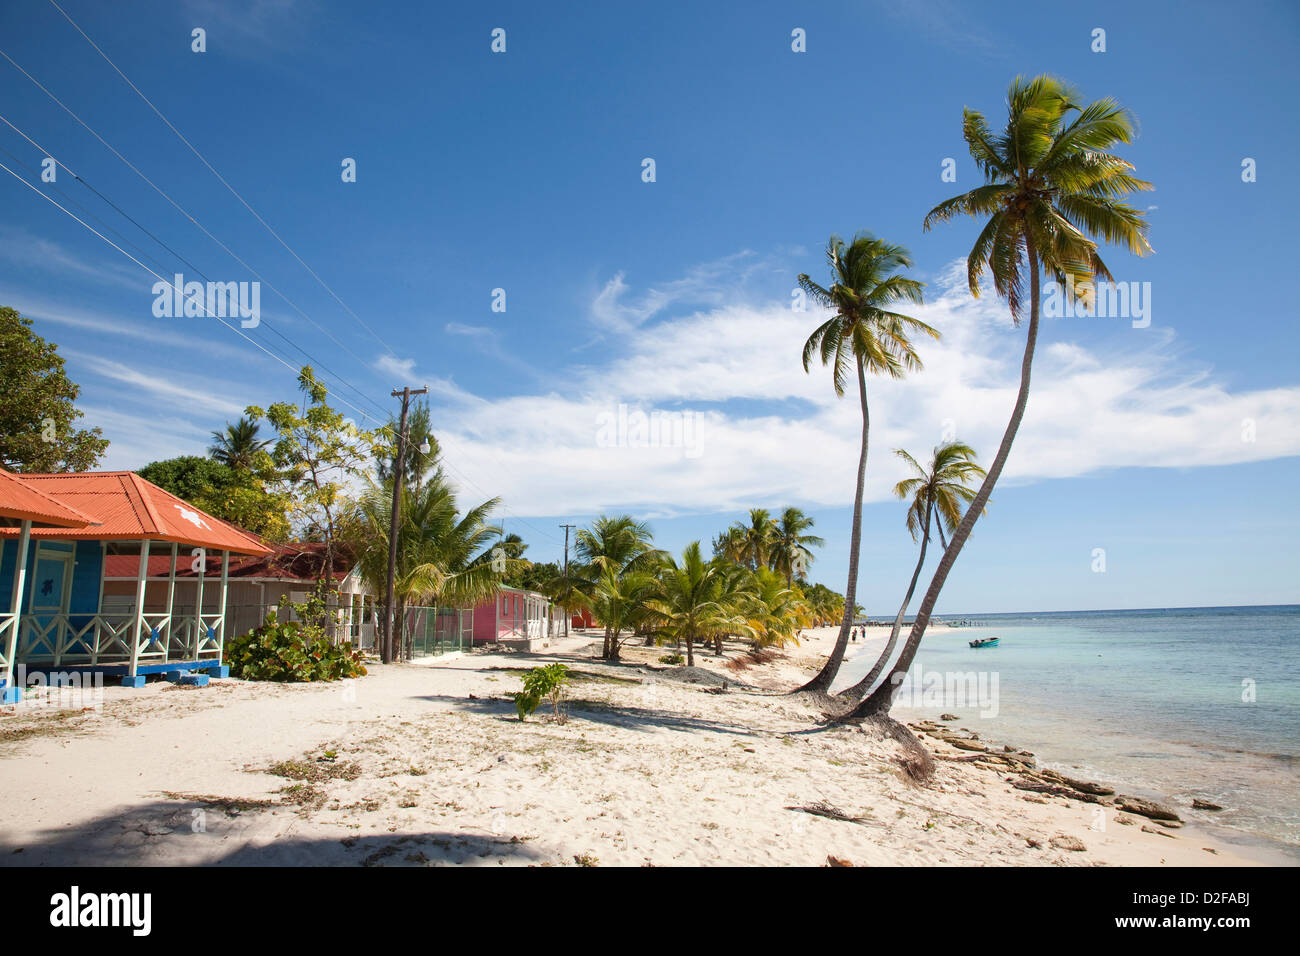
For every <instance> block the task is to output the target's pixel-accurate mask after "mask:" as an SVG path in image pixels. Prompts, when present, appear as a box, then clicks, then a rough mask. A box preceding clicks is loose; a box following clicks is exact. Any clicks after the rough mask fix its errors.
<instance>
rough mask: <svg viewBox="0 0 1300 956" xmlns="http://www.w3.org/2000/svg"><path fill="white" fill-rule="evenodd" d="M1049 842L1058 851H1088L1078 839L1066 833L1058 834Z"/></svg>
mask: <svg viewBox="0 0 1300 956" xmlns="http://www.w3.org/2000/svg"><path fill="white" fill-rule="evenodd" d="M1047 842H1048V843H1050V844H1051V845H1052V846H1053V847H1055V848H1056V849H1058V850H1070V851H1072V852H1074V853H1082V852H1083V851H1084V850H1086V849H1088V848H1087V847H1086V846H1084V845H1083V841H1082V840H1080V839H1079V838H1078V837H1075V836H1069V835H1068V834H1065V833H1058V834H1057V835H1056V836H1054V837H1052V838H1051V839H1050V840H1048V841H1047Z"/></svg>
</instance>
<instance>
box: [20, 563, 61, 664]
mask: <svg viewBox="0 0 1300 956" xmlns="http://www.w3.org/2000/svg"><path fill="white" fill-rule="evenodd" d="M72 567H73V554H72V552H71V551H47V550H45V549H44V548H42V547H37V549H36V559H35V561H34V562H33V564H32V587H31V593H30V594H29V595H28V600H27V613H28V614H30V615H31V619H30V620H29V621H28V624H27V640H28V645H27V647H28V650H27V655H26V656H27V657H29V658H34V657H50V658H53V657H54V649H55V648H56V647H57V646H59V644H61V643H62V641H63V632H64V630H65V629H66V628H67V626H68V600H69V598H70V597H71V595H72Z"/></svg>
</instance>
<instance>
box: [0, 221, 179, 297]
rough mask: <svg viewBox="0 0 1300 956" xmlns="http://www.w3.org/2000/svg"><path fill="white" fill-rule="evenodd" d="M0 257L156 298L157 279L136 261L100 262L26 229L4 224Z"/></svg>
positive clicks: (26, 265)
mask: <svg viewBox="0 0 1300 956" xmlns="http://www.w3.org/2000/svg"><path fill="white" fill-rule="evenodd" d="M108 251H109V252H111V250H108ZM112 254H113V255H117V253H112ZM0 260H3V261H5V262H9V263H12V264H14V265H17V266H21V267H23V268H24V269H36V270H39V271H41V272H44V273H47V274H49V275H57V276H61V277H63V278H74V279H83V280H87V281H90V282H95V283H98V284H101V285H113V286H117V287H118V288H123V289H131V290H132V291H135V292H138V293H139V295H140V301H141V302H146V303H147V302H151V301H152V299H153V296H152V295H151V294H150V293H149V289H150V288H151V287H152V285H153V283H154V282H155V281H156V280H155V279H154V277H153V276H151V275H149V273H147V272H145V271H144V270H143V269H141V268H140V267H139V266H137V265H135V264H134V263H131V264H129V267H128V265H126V264H121V263H118V262H113V263H112V264H109V265H98V264H96V263H94V262H92V261H91V260H88V259H86V258H85V257H83V256H78V255H76V254H74V253H71V252H69V251H68V250H67V249H66V248H64V247H63V246H62V245H60V244H59V243H57V242H54V241H52V240H50V239H42V238H41V237H40V236H36V235H33V234H32V233H30V232H28V231H27V230H26V229H15V228H13V227H4V228H0Z"/></svg>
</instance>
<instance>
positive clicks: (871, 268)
mask: <svg viewBox="0 0 1300 956" xmlns="http://www.w3.org/2000/svg"><path fill="white" fill-rule="evenodd" d="M826 260H827V262H828V263H829V264H830V268H831V280H832V281H831V287H830V288H829V289H827V288H823V287H822V286H820V285H818V284H817V283H816V282H813V280H812V279H810V278H809V277H808V276H807V275H806V274H804V275H800V276H799V285H800V286H801V287H802V288H803V289H804V291H805V292H807V293H808V296H809V298H811V299H812V300H813V301H814V302H817V303H818V304H819V305H822V306H825V307H826V308H829V309H833V310H834V315H832V316H831V317H830V318H829V319H827V320H826V322H824V323H823V324H822V325H820V326H819V327H818V328H817V329H816V330H815V331H814V332H813V334H812V335H810V336H809V337H808V341H807V342H805V343H804V347H803V367H804V371H805V372H806V371H809V366H810V365H811V364H812V360H813V358H814V357H816V356H819V357H820V358H821V361H822V364H823V365H829V366H831V371H832V373H833V376H834V383H835V394H836V395H839V396H841V397H842V396H843V395H844V390H845V387H846V386H847V384H848V381H849V377H850V376H851V375H855V376H856V378H857V382H858V402H859V404H860V405H861V407H862V443H861V446H860V449H859V452H858V480H857V484H856V486H855V487H854V491H853V529H852V532H851V534H850V537H849V583H848V587H847V588H846V589H845V592H844V616H843V619H842V620H841V622H840V633H839V637H838V638H836V641H835V647H834V648H833V649H832V650H831V655H830V658H829V659H828V660H827V661H826V664H825V665H824V666H823V667H822V669H821V671H820V672H819V673H818V674H817V676H816V677H814V678H813V679H812V680H811V681H809V682H808V683H807V684H805V685H804V686H803V687H800V688H799V690H800V691H813V692H818V693H826V692H827V691H829V690H830V687H831V683H832V682H833V681H834V680H835V675H836V674H838V673H839V670H840V663H841V661H843V660H844V651H845V649H846V648H847V647H848V646H849V629H850V628H851V627H852V625H853V608H854V607H855V606H856V601H855V598H856V595H857V587H858V552H859V550H860V549H861V544H862V491H863V488H864V486H865V484H866V480H867V444H868V438H869V436H870V431H871V416H870V413H869V411H868V407H867V373H868V372H870V373H872V374H873V375H882V374H883V375H889V376H890V377H892V378H901V377H902V376H903V375H904V374H905V373H906V372H907V371H910V370H915V369H919V368H920V367H921V360H920V358H919V357H918V356H917V354H916V350H915V348H913V346H912V342H911V339H910V338H909V336H910V335H912V334H913V333H917V332H920V333H923V334H925V335H929V336H931V337H933V338H936V339H937V338H938V337H939V333H938V332H937V331H935V330H934V329H932V328H931V327H930V326H928V325H926V324H925V323H924V322H922V321H921V320H919V319H914V318H912V317H911V316H908V315H903V314H901V313H899V312H895V311H893V306H895V305H896V304H898V303H900V302H915V303H920V302H921V301H922V296H921V283H920V282H917V281H916V280H915V279H909V278H907V277H906V276H904V275H903V274H902V273H900V272H899V271H897V270H899V269H904V268H909V267H910V266H911V265H912V258H911V256H910V255H909V254H908V252H907V250H906V249H905V248H903V247H902V246H899V245H895V244H893V243H890V242H886V241H885V240H884V239H877V238H875V237H874V236H871V235H870V234H868V233H859V234H858V235H856V236H854V237H853V242H852V243H849V244H846V243H845V242H844V240H843V239H841V238H840V237H839V236H832V237H831V240H830V244H829V245H828V246H827V249H826Z"/></svg>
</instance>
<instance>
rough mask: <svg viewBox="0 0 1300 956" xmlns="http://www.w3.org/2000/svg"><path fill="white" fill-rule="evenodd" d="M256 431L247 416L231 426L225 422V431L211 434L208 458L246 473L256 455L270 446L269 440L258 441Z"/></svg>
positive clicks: (255, 422)
mask: <svg viewBox="0 0 1300 956" xmlns="http://www.w3.org/2000/svg"><path fill="white" fill-rule="evenodd" d="M257 431H258V424H257V421H256V420H255V419H252V418H249V417H248V416H247V415H245V416H242V417H241V418H240V419H239V421H237V422H235V423H234V424H233V425H232V424H230V423H229V422H227V423H226V429H225V431H220V432H213V433H212V445H211V446H209V448H208V456H209V457H210V458H212V459H214V460H215V461H219V462H221V463H222V464H223V465H227V466H229V467H231V468H238V469H240V470H242V471H248V470H249V469H251V468H252V467H253V462H254V460H255V459H256V457H257V453H258V452H260V451H263V450H265V449H266V448H267V447H268V446H269V445H270V444H271V441H270V439H267V440H265V441H259V440H258V437H257Z"/></svg>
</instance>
